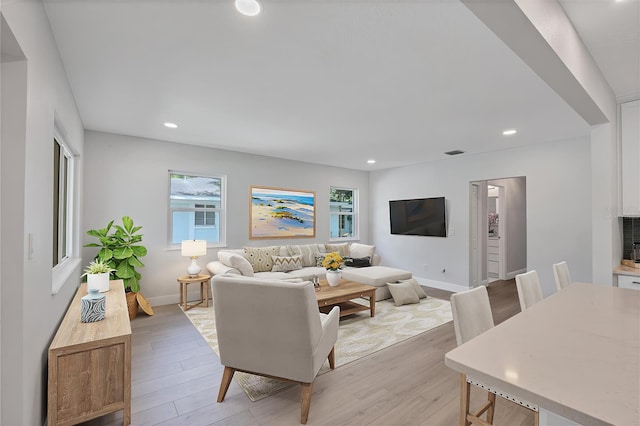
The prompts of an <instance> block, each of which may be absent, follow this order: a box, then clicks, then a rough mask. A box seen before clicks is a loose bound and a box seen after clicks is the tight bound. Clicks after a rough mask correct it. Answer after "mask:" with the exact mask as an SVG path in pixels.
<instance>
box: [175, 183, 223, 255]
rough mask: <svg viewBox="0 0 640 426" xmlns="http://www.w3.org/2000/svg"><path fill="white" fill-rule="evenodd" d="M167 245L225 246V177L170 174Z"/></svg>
mask: <svg viewBox="0 0 640 426" xmlns="http://www.w3.org/2000/svg"><path fill="white" fill-rule="evenodd" d="M169 188H170V189H169V216H170V217H169V223H170V225H169V226H170V229H169V244H171V245H175V244H180V243H181V242H182V241H183V240H206V241H207V242H209V243H212V244H215V245H224V244H225V228H224V224H225V221H224V217H225V211H224V205H225V200H224V197H225V177H224V176H202V175H193V174H185V173H180V172H174V171H170V172H169Z"/></svg>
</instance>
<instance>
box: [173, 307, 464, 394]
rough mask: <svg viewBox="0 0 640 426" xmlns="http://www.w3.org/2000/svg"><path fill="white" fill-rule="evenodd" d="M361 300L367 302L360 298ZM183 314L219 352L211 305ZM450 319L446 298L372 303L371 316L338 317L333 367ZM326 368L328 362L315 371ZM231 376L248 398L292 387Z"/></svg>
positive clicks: (244, 374)
mask: <svg viewBox="0 0 640 426" xmlns="http://www.w3.org/2000/svg"><path fill="white" fill-rule="evenodd" d="M362 303H363V304H367V303H368V302H367V301H365V300H362ZM211 305H213V303H211ZM185 315H186V316H187V317H188V318H189V319H190V320H191V322H192V323H193V325H194V326H195V327H196V328H197V329H198V331H199V332H200V334H202V336H203V337H204V339H205V340H206V341H207V342H208V343H209V346H211V348H213V350H214V351H215V352H216V354H218V355H219V352H218V339H217V335H216V327H215V319H214V315H213V306H209V307H208V308H207V307H201V306H198V307H195V308H193V309H190V310H188V311H187V312H185ZM451 320H452V316H451V304H450V303H449V302H448V301H447V300H441V299H435V298H432V297H429V298H427V299H422V300H421V301H420V303H419V304H414V305H404V306H398V307H396V306H395V305H394V303H393V300H392V299H388V300H381V301H379V302H376V316H375V317H373V318H371V317H370V316H369V311H363V312H359V313H357V314H354V315H350V316H346V317H343V318H342V319H341V320H340V328H339V331H338V341H337V342H336V346H335V355H336V368H338V367H340V366H341V365H344V364H347V363H349V362H351V361H355V360H356V359H359V358H362V357H364V356H367V355H369V354H372V353H374V352H377V351H379V350H381V349H384V348H387V347H389V346H391V345H394V344H396V343H398V342H401V341H403V340H406V339H408V338H410V337H413V336H416V335H418V334H420V333H424V332H425V331H428V330H431V329H433V328H435V327H438V326H440V325H442V324H445V323H447V322H449V321H451ZM327 371H329V362H328V361H327V362H325V365H324V366H323V367H322V368H321V369H320V372H319V373H318V374H322V373H326V372H327ZM234 379H235V380H236V382H237V383H238V384H239V385H240V387H241V388H242V389H243V390H244V392H245V393H246V394H247V396H248V397H249V399H251V400H252V401H257V400H259V399H262V398H265V397H267V396H269V395H273V394H274V393H276V392H278V391H281V390H283V389H285V388H288V387H290V386H293V385H292V384H291V383H290V382H284V381H281V380H276V379H270V378H266V377H261V376H255V375H252V374H246V373H241V372H236V374H235V375H234Z"/></svg>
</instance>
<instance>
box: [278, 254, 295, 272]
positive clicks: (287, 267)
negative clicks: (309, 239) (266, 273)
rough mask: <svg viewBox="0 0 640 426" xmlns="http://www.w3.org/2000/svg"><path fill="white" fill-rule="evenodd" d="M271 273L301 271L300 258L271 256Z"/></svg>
mask: <svg viewBox="0 0 640 426" xmlns="http://www.w3.org/2000/svg"><path fill="white" fill-rule="evenodd" d="M271 260H272V261H273V267H272V268H271V272H289V271H295V270H298V269H302V256H300V255H297V256H271Z"/></svg>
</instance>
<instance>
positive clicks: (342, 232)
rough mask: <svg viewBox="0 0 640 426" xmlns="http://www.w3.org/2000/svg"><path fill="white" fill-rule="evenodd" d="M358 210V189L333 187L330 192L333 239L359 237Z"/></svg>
mask: <svg viewBox="0 0 640 426" xmlns="http://www.w3.org/2000/svg"><path fill="white" fill-rule="evenodd" d="M357 210H358V209H357V190H355V189H347V188H335V187H331V192H330V194H329V212H330V216H331V225H330V238H331V239H342V238H348V239H355V238H358V232H357V229H358V228H357V226H356V225H357V224H356V221H357V214H358V212H357Z"/></svg>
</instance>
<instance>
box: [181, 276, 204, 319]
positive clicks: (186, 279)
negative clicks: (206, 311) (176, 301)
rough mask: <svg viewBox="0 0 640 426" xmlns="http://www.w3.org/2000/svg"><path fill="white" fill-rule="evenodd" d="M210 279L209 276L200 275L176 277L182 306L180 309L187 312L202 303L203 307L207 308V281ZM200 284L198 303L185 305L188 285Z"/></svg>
mask: <svg viewBox="0 0 640 426" xmlns="http://www.w3.org/2000/svg"><path fill="white" fill-rule="evenodd" d="M210 279H211V275H209V274H200V275H197V276H195V277H190V276H189V275H183V276H181V277H178V282H179V283H180V305H182V309H183V310H185V311H188V310H189V309H191V308H193V307H195V306H198V305H201V304H202V303H204V304H205V306H207V307H209V280H210ZM193 283H200V301H199V302H197V303H194V304H191V305H187V289H188V287H189V284H193Z"/></svg>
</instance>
